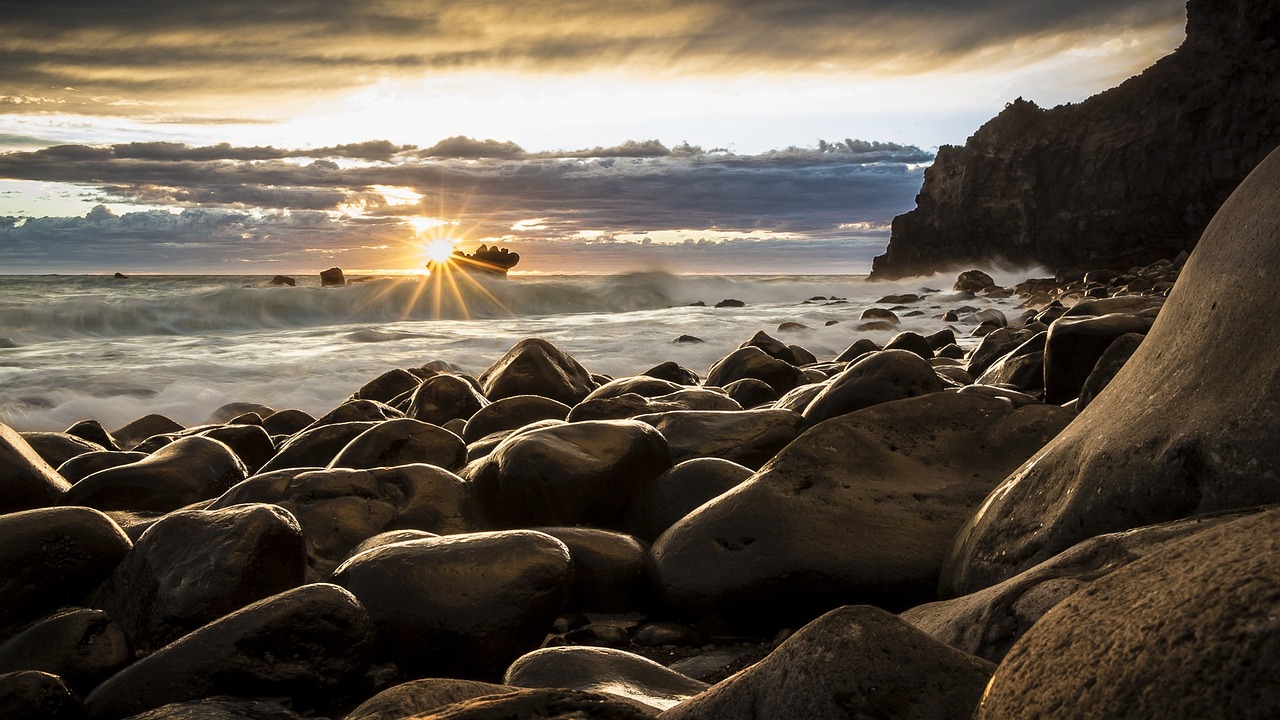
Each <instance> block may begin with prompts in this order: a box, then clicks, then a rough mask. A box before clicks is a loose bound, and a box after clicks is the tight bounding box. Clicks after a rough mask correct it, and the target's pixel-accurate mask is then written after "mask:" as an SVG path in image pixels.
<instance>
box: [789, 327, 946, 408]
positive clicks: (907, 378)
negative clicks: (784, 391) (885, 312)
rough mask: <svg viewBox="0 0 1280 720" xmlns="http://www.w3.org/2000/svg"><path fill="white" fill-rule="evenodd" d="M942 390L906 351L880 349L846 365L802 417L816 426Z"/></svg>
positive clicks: (935, 378)
mask: <svg viewBox="0 0 1280 720" xmlns="http://www.w3.org/2000/svg"><path fill="white" fill-rule="evenodd" d="M916 337H919V336H918V335H917V336H916ZM942 387H943V386H942V381H941V380H940V379H938V374H937V373H936V372H934V370H933V368H932V367H930V365H929V363H928V362H926V361H925V360H923V359H921V358H920V356H918V355H916V354H914V353H911V352H908V351H906V350H881V351H879V352H876V353H873V354H871V355H868V356H866V357H863V358H862V359H861V360H858V361H857V362H854V363H853V364H851V365H849V367H848V369H846V370H845V371H844V372H842V373H840V374H839V375H837V376H836V377H835V378H833V379H832V380H831V381H830V382H829V383H828V384H827V385H826V386H825V387H824V388H823V389H822V390H821V391H820V392H819V393H818V394H817V395H816V396H814V398H813V400H811V401H810V402H809V404H808V405H807V406H805V408H804V411H803V413H802V414H803V415H804V419H805V421H806V422H807V423H809V424H810V425H815V424H817V423H820V422H822V421H823V420H827V419H830V418H833V417H836V416H837V415H843V414H845V413H850V412H854V411H855V410H861V409H863V408H866V407H871V406H872V405H876V404H879V403H883V402H889V401H891V400H901V399H903V398H909V397H916V396H917V395H925V394H928V393H934V392H940V391H941V390H942Z"/></svg>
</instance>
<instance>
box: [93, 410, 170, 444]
mask: <svg viewBox="0 0 1280 720" xmlns="http://www.w3.org/2000/svg"><path fill="white" fill-rule="evenodd" d="M182 429H183V428H182V425H180V424H178V423H176V422H174V421H173V420H170V419H169V418H167V417H165V416H164V415H156V414H154V413H152V414H151V415H143V416H142V417H140V418H138V419H137V420H134V421H133V422H131V423H129V424H128V425H125V426H124V427H122V428H120V429H119V430H116V431H115V432H113V433H111V435H112V437H114V438H115V439H116V442H118V443H119V444H120V449H121V450H132V449H133V448H134V446H136V445H137V444H138V443H140V442H142V441H143V440H146V439H147V438H149V437H151V436H152V435H160V434H163V433H174V432H178V431H179V430H182Z"/></svg>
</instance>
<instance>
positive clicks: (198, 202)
mask: <svg viewBox="0 0 1280 720" xmlns="http://www.w3.org/2000/svg"><path fill="white" fill-rule="evenodd" d="M343 148H345V150H344V152H346V153H347V154H346V156H345V157H347V158H348V159H347V160H346V161H344V162H342V163H338V162H335V161H333V160H331V159H329V158H331V157H336V156H338V155H339V153H337V152H335V149H334V148H317V149H313V150H299V149H281V148H272V147H234V146H230V145H225V144H223V145H214V146H208V147H191V146H187V145H183V144H178V143H130V144H120V145H114V146H106V147H92V146H83V145H62V146H56V147H50V148H43V149H40V150H35V151H31V152H9V153H3V154H0V178H8V179H11V180H15V181H31V182H50V183H70V184H75V185H79V186H81V187H85V188H87V189H92V190H93V192H94V193H96V195H97V196H98V197H100V198H101V199H102V200H104V201H106V202H109V203H111V204H112V205H114V206H117V207H120V206H124V207H128V206H142V207H152V208H154V207H161V208H169V209H170V210H169V211H165V210H146V211H140V212H123V213H121V214H113V213H110V212H109V211H108V210H107V208H106V207H105V206H104V207H102V208H99V209H95V210H94V211H92V212H91V213H89V214H88V215H87V216H85V217H78V218H76V217H73V218H31V219H28V220H26V222H25V223H22V224H18V223H17V221H16V220H15V221H13V222H11V223H9V225H7V226H0V243H3V245H0V251H2V252H3V255H4V257H5V261H6V267H14V268H24V267H26V268H36V267H42V268H47V267H65V266H69V264H78V266H79V267H84V266H85V264H86V263H93V262H95V261H96V258H98V257H100V256H101V255H102V253H107V254H108V256H110V257H121V258H124V257H127V256H128V255H129V253H130V252H132V253H136V256H135V260H137V261H145V262H150V263H153V264H156V265H157V267H156V269H164V268H162V267H159V266H160V265H164V267H166V268H170V269H173V268H176V267H178V266H182V267H187V268H192V267H199V266H200V262H201V258H205V259H206V260H208V261H210V262H217V261H218V259H219V258H223V257H228V258H229V257H230V256H231V255H234V256H235V257H236V258H241V257H262V258H264V261H266V260H267V259H270V260H271V261H273V262H286V263H293V265H294V266H303V267H305V266H307V263H311V262H314V261H315V260H314V258H305V259H304V258H303V257H302V256H301V255H300V254H299V250H298V249H299V248H312V249H318V250H321V251H324V252H331V253H338V252H344V251H347V250H349V249H351V248H360V247H365V246H368V247H375V246H380V245H386V246H388V247H389V248H390V251H389V252H390V253H391V254H394V253H401V254H402V255H396V256H395V257H394V258H392V257H390V256H389V255H388V257H386V258H384V259H383V260H381V261H378V260H377V259H376V258H375V257H373V256H370V254H369V253H367V252H365V253H362V254H361V253H357V255H359V256H360V257H363V258H365V259H364V260H363V262H367V263H369V264H367V265H364V266H365V267H397V266H402V267H412V266H413V265H412V262H413V261H412V260H410V261H406V259H405V256H403V253H404V252H405V244H406V243H407V242H409V241H411V240H412V239H413V238H412V231H411V229H410V222H409V221H410V220H411V219H416V218H421V217H434V218H439V219H440V220H441V221H442V222H443V223H446V225H445V226H444V227H446V228H447V229H448V231H449V232H452V233H457V234H458V235H459V236H461V237H464V238H467V239H469V240H471V241H472V242H473V243H479V242H481V241H489V242H492V241H494V240H495V239H497V240H500V241H501V242H504V243H509V244H510V243H517V244H518V243H535V244H537V243H542V244H544V245H545V247H546V248H550V250H549V251H546V252H544V253H542V254H543V255H544V259H545V258H551V257H559V256H560V255H558V254H557V253H559V252H560V249H561V248H563V247H578V246H586V245H614V246H618V247H621V246H627V245H631V246H634V245H636V244H637V243H640V242H642V241H643V240H644V239H645V238H647V239H649V240H650V242H651V244H656V245H662V246H664V247H665V246H669V245H671V244H673V243H680V242H683V241H684V240H686V239H688V240H691V241H703V242H711V243H712V246H717V245H716V243H717V242H723V241H727V240H732V241H734V242H746V241H747V240H748V239H751V238H755V240H758V241H761V242H767V243H776V242H784V243H793V244H794V243H795V242H800V241H808V242H812V241H817V240H822V241H824V242H828V241H829V242H848V241H849V239H850V238H853V237H869V235H868V233H867V232H865V231H864V230H865V228H885V227H887V224H888V222H889V220H890V219H891V218H892V217H893V216H894V215H896V214H898V213H900V212H902V211H904V210H906V209H909V208H910V206H911V203H912V201H913V198H914V196H915V194H916V192H917V191H918V189H919V187H920V182H921V178H922V173H923V170H922V164H925V163H928V162H929V161H930V160H931V159H932V155H931V154H930V153H928V152H926V151H924V150H921V149H920V148H918V147H915V146H910V145H900V144H896V143H880V142H868V141H861V140H852V139H846V140H840V141H820V142H819V143H818V144H817V145H816V146H815V147H808V148H805V147H790V148H786V149H783V150H777V151H772V152H769V153H763V154H758V155H737V154H733V153H729V152H725V151H723V150H711V151H707V150H703V149H701V148H697V147H694V146H689V145H681V146H677V147H676V148H667V147H665V146H664V145H662V144H661V143H658V142H656V141H633V142H626V143H623V144H621V145H618V146H616V147H614V148H592V149H588V150H569V151H563V152H554V153H537V154H526V153H524V152H523V151H522V150H519V148H518V146H515V145H514V144H512V143H504V142H500V141H495V140H475V139H473V138H465V137H454V138H449V139H448V140H445V141H443V142H441V143H437V144H436V145H435V146H433V147H431V148H427V149H426V150H422V149H419V148H416V147H412V146H394V145H390V144H384V143H382V142H380V141H376V142H371V143H358V144H354V145H350V146H343ZM504 149H505V150H504ZM480 151H483V152H485V153H488V154H486V155H478V154H477V153H479V152H480ZM500 153H505V155H504V154H500ZM353 158H354V159H353ZM89 179H92V180H91V181H90V180H89ZM548 243H549V244H550V245H546V244H548ZM151 244H163V247H164V248H166V249H165V250H164V252H163V253H160V254H159V255H158V256H153V255H151V254H149V253H147V252H146V251H145V248H147V247H149V246H150V245H151ZM881 244H882V243H881ZM717 247H719V246H717ZM749 247H751V248H752V249H753V252H755V253H757V256H759V253H760V252H762V251H761V250H760V247H763V246H760V245H750V246H749ZM812 247H817V246H812ZM720 249H721V250H723V249H725V248H724V247H720ZM614 250H615V251H616V250H617V247H615V248H614ZM592 252H595V253H600V252H603V251H599V250H596V251H592ZM611 252H613V251H611ZM663 252H666V251H665V250H664V251H663ZM344 257H355V256H354V255H352V256H344ZM584 257H585V256H584ZM610 257H612V255H611V256H610ZM393 261H394V263H399V265H396V264H394V263H393ZM405 262H409V263H410V264H409V265H407V266H406V265H405Z"/></svg>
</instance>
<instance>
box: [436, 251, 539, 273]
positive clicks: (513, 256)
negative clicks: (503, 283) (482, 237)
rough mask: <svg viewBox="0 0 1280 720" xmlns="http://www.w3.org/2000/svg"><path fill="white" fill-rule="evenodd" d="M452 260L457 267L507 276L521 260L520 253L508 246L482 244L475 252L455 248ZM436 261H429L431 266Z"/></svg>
mask: <svg viewBox="0 0 1280 720" xmlns="http://www.w3.org/2000/svg"><path fill="white" fill-rule="evenodd" d="M450 261H451V262H452V263H453V265H454V266H455V267H458V268H462V269H464V270H469V271H475V272H481V273H487V274H489V275H500V276H502V277H506V275H507V271H508V270H510V269H511V268H513V267H515V266H516V265H517V264H518V263H519V262H520V253H514V252H511V251H510V250H508V249H506V248H500V247H498V246H497V245H494V246H493V247H488V246H486V245H481V246H480V247H478V248H476V251H475V252H474V253H470V254H467V253H464V252H462V251H461V250H454V251H453V257H452V258H450ZM434 264H435V263H428V264H427V267H428V268H430V267H432V266H433V265H434Z"/></svg>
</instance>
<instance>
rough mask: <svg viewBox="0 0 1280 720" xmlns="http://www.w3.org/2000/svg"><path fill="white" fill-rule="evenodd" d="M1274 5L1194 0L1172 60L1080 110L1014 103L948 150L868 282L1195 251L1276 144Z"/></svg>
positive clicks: (1278, 64) (1278, 14) (1278, 56)
mask: <svg viewBox="0 0 1280 720" xmlns="http://www.w3.org/2000/svg"><path fill="white" fill-rule="evenodd" d="M1278 37H1280V6H1277V5H1276V3H1275V2H1272V1H1270V0H1191V2H1189V3H1188V4H1187V39H1186V41H1185V42H1183V44H1182V46H1181V47H1180V48H1178V50H1177V51H1175V52H1174V53H1172V54H1171V55H1169V56H1167V57H1165V58H1163V59H1162V60H1160V61H1159V62H1157V63H1156V64H1155V65H1153V66H1151V67H1150V68H1148V69H1147V70H1146V71H1145V72H1143V73H1142V74H1141V75H1138V76H1137V77H1134V78H1131V79H1129V80H1128V81H1126V82H1124V83H1123V84H1121V85H1120V86H1119V87H1116V88H1113V89H1111V90H1108V91H1106V92H1103V93H1101V94H1099V95H1096V96H1094V97H1092V98H1089V99H1088V100H1085V101H1084V102H1082V103H1079V104H1071V105H1063V106H1059V107H1056V108H1054V109H1052V110H1043V109H1041V108H1039V107H1037V106H1036V105H1035V103H1032V102H1029V101H1026V100H1023V99H1022V98H1018V99H1017V100H1015V101H1014V102H1012V103H1010V104H1009V105H1008V106H1007V107H1006V108H1005V109H1004V111H1003V112H1001V113H1000V114H999V115H997V116H996V117H995V118H993V119H992V120H990V121H988V122H987V123H986V124H985V125H983V126H982V127H981V128H979V129H978V131H977V132H976V133H974V135H973V136H972V137H970V138H969V140H968V142H966V143H965V145H964V147H951V146H944V147H942V148H941V149H939V151H938V156H937V160H936V161H935V162H934V164H933V166H932V167H931V168H929V169H928V170H927V171H926V172H925V177H924V187H923V189H922V190H921V191H920V194H919V195H918V196H917V197H916V203H917V207H916V209H915V210H913V211H911V212H909V213H906V214H905V215H900V216H898V217H897V218H894V221H893V235H892V239H891V240H890V241H889V247H888V249H887V250H886V251H885V254H884V255H881V256H880V257H877V258H876V259H875V262H874V265H873V270H872V273H871V274H872V277H873V278H885V279H889V278H895V277H903V276H908V275H916V274H926V273H932V272H934V271H937V270H940V269H946V268H949V267H955V266H960V265H966V264H973V263H980V262H987V261H1005V262H1009V263H1013V264H1023V265H1030V264H1046V265H1049V266H1058V267H1061V266H1067V265H1072V264H1085V265H1089V266H1093V267H1096V266H1099V265H1102V264H1116V265H1118V266H1121V267H1128V266H1129V265H1132V264H1139V263H1145V262H1149V261H1151V260H1153V259H1156V258H1160V257H1172V256H1173V255H1176V254H1177V253H1178V252H1179V251H1180V250H1184V249H1190V248H1191V247H1192V246H1193V245H1194V244H1195V242H1196V240H1197V238H1199V237H1200V233H1201V232H1203V231H1204V229H1205V227H1206V226H1207V225H1208V224H1209V220H1210V218H1212V217H1213V214H1214V212H1216V211H1217V209H1218V207H1219V206H1221V204H1222V202H1223V201H1224V200H1226V198H1227V196H1228V195H1230V194H1231V191H1232V190H1233V189H1235V187H1236V185H1238V184H1239V183H1240V181H1241V180H1243V179H1244V177H1245V175H1247V174H1248V173H1249V171H1250V170H1252V169H1253V168H1254V167H1255V166H1256V165H1257V164H1258V163H1259V162H1261V161H1262V159H1263V158H1264V157H1266V155H1267V153H1268V152H1270V151H1271V149H1272V148H1274V147H1275V146H1276V145H1277V143H1280V130H1278V128H1280V52H1278V51H1277V49H1276V45H1277V38H1278Z"/></svg>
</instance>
